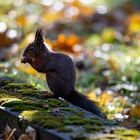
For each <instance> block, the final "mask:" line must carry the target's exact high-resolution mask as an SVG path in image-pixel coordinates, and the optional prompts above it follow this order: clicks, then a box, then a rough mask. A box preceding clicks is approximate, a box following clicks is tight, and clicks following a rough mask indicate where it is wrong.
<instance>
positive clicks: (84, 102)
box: [67, 90, 106, 118]
mask: <svg viewBox="0 0 140 140" xmlns="http://www.w3.org/2000/svg"><path fill="white" fill-rule="evenodd" d="M67 101H69V102H70V103H72V104H73V105H76V106H78V107H80V108H83V109H85V110H87V111H89V112H92V113H94V114H96V115H98V116H100V117H102V118H106V115H105V113H103V112H102V111H101V109H100V108H99V107H98V106H97V104H96V103H95V102H94V101H91V100H90V99H88V98H87V97H86V96H85V95H83V94H80V93H79V92H77V91H76V90H73V91H72V92H71V94H70V96H69V99H67Z"/></svg>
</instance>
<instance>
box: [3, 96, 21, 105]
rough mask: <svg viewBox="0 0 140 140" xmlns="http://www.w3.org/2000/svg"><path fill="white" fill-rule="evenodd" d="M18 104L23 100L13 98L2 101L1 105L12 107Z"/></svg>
mask: <svg viewBox="0 0 140 140" xmlns="http://www.w3.org/2000/svg"><path fill="white" fill-rule="evenodd" d="M19 104H23V101H22V100H21V99H17V98H13V99H9V100H7V101H5V102H3V103H2V104H1V105H2V106H5V107H12V106H14V105H19Z"/></svg>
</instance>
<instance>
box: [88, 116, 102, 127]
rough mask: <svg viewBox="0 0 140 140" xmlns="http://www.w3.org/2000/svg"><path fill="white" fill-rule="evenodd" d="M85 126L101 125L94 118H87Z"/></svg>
mask: <svg viewBox="0 0 140 140" xmlns="http://www.w3.org/2000/svg"><path fill="white" fill-rule="evenodd" d="M87 124H90V125H91V124H93V125H98V126H101V125H103V124H102V123H101V122H100V121H99V120H97V119H96V118H89V119H87Z"/></svg>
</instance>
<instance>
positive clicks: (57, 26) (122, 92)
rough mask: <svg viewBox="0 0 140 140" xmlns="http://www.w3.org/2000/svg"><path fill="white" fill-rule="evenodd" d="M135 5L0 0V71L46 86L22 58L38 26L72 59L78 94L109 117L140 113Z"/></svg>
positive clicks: (125, 1) (122, 0)
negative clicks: (75, 67)
mask: <svg viewBox="0 0 140 140" xmlns="http://www.w3.org/2000/svg"><path fill="white" fill-rule="evenodd" d="M139 10H140V1H139V0H117V1H115V0H114V1H113V0H112V1H111V0H7V1H4V0H0V76H11V77H16V78H20V79H23V80H25V81H27V82H29V83H30V84H32V85H35V86H36V87H37V88H40V89H41V90H45V89H48V88H47V84H46V82H45V76H44V75H42V74H39V73H38V72H36V71H35V70H34V69H32V68H31V67H30V66H29V65H28V64H26V65H23V64H21V63H20V58H21V56H22V53H23V50H24V49H25V48H26V46H27V45H28V44H29V43H31V42H32V41H33V40H34V35H35V31H36V29H37V28H38V27H40V26H41V27H43V28H44V29H45V31H46V35H45V42H46V44H47V45H48V47H49V48H51V49H52V50H54V51H57V52H63V53H66V54H68V55H69V56H70V57H71V58H72V59H73V61H74V62H75V64H76V66H77V83H76V86H77V89H78V90H79V91H80V92H81V93H83V94H86V95H87V96H88V97H89V98H91V99H93V100H95V101H97V102H98V103H99V105H100V106H101V107H102V108H103V109H104V111H105V112H106V113H108V116H109V118H118V119H122V118H123V117H124V116H125V115H126V114H127V115H130V116H135V117H134V118H140V113H139V114H138V113H137V111H138V110H139V109H140V105H139V103H140V94H139V92H140V11H139ZM133 106H135V107H133ZM128 109H129V111H128ZM123 114H125V115H123ZM133 121H135V122H136V121H137V120H132V122H133ZM130 123H131V122H130ZM127 125H129V124H127Z"/></svg>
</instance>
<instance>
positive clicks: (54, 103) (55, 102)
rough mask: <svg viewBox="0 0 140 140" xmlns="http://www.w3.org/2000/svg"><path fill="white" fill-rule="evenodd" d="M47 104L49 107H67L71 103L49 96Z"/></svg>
mask: <svg viewBox="0 0 140 140" xmlns="http://www.w3.org/2000/svg"><path fill="white" fill-rule="evenodd" d="M47 104H48V106H49V107H67V106H69V104H68V103H67V102H66V101H62V100H58V99H54V98H49V99H47Z"/></svg>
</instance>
